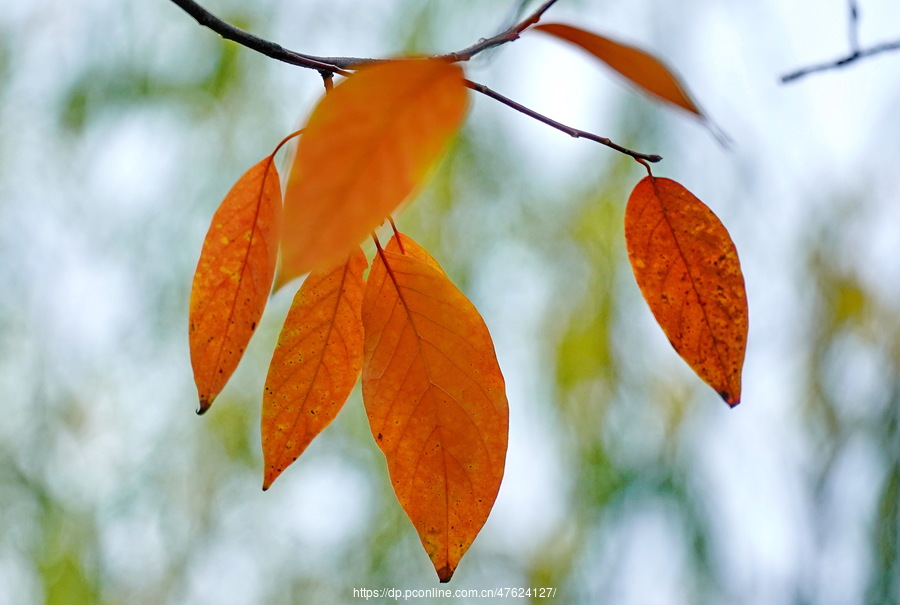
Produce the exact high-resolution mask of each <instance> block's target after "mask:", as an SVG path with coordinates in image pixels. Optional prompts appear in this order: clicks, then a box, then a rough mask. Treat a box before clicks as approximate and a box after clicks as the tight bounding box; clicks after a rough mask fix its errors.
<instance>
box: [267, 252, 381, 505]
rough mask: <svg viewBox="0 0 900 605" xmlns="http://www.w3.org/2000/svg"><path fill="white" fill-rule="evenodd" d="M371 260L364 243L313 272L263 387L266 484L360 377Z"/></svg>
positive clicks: (328, 418)
mask: <svg viewBox="0 0 900 605" xmlns="http://www.w3.org/2000/svg"><path fill="white" fill-rule="evenodd" d="M367 266H368V263H367V262H366V256H365V254H363V251H362V250H361V249H360V248H359V247H357V248H356V250H354V251H353V253H352V254H351V256H350V258H349V259H348V260H347V262H345V263H344V264H342V265H339V266H337V267H335V268H334V269H332V270H330V271H323V272H314V273H311V274H310V275H309V277H307V278H306V281H304V282H303V285H302V286H301V287H300V290H299V291H298V292H297V295H296V296H295V297H294V302H293V304H292V305H291V310H290V311H289V312H288V315H287V318H286V319H285V320H284V326H283V327H282V328H281V334H280V335H279V336H278V344H277V345H276V346H275V353H274V354H273V355H272V363H271V365H270V366H269V375H268V377H267V378H266V387H265V391H264V393H263V408H262V448H263V456H264V458H265V461H266V470H265V477H264V479H263V489H264V490H265V489H269V486H270V485H272V482H273V481H275V478H276V477H278V475H280V474H281V472H282V471H283V470H284V469H285V468H287V467H288V466H289V465H290V464H291V463H292V462H293V461H294V460H296V459H297V458H298V457H299V456H300V454H302V453H303V451H304V450H305V449H306V447H307V446H308V445H309V444H310V442H311V441H312V440H313V439H314V438H315V437H316V435H318V434H319V433H320V432H321V431H322V429H324V428H325V427H326V426H328V424H329V423H330V422H331V421H332V420H334V418H335V416H337V413H338V412H339V411H340V410H341V408H342V407H343V405H344V403H345V402H346V401H347V397H349V396H350V391H352V390H353V385H355V384H356V380H357V379H358V378H359V373H360V370H361V368H362V357H363V327H362V318H361V309H362V300H363V292H364V289H365V280H363V272H364V271H365V270H366V267H367Z"/></svg>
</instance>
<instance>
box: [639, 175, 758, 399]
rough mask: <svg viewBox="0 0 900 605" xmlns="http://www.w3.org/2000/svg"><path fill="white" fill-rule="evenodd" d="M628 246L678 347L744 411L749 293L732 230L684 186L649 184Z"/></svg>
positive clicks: (642, 187) (647, 294)
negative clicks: (743, 371) (743, 396)
mask: <svg viewBox="0 0 900 605" xmlns="http://www.w3.org/2000/svg"><path fill="white" fill-rule="evenodd" d="M625 242H626V244H627V246H628V258H629V260H630V261H631V268H632V269H633V270H634V276H635V279H636V280H637V283H638V286H640V289H641V293H642V294H643V296H644V299H645V300H646V301H647V303H648V304H649V305H650V310H651V311H652V312H653V315H654V317H656V321H657V322H658V323H659V325H660V327H662V329H663V332H665V333H666V336H668V337H669V341H670V342H671V343H672V346H673V347H675V350H676V351H678V354H679V355H681V357H682V358H684V360H685V361H686V362H687V363H688V365H690V366H691V368H692V369H693V370H694V371H695V372H696V373H697V375H698V376H700V378H702V379H703V380H704V381H706V383H707V384H709V385H710V386H711V387H712V388H714V389H715V390H716V392H718V393H719V395H721V396H722V399H724V400H725V401H726V402H727V403H728V405H730V406H735V405H737V404H738V403H740V401H741V369H742V367H743V364H744V351H745V348H746V345H747V328H748V321H747V293H746V291H745V290H744V277H743V275H742V273H741V266H740V262H739V261H738V255H737V249H736V248H735V246H734V242H732V241H731V237H730V236H729V235H728V231H727V230H726V229H725V226H724V225H722V223H721V221H719V219H718V218H717V217H716V215H715V214H713V212H712V210H710V209H709V208H707V207H706V205H704V203H703V202H701V201H700V200H698V199H697V198H696V197H694V195H693V194H692V193H691V192H690V191H688V190H687V189H685V188H684V187H682V186H681V185H680V184H678V183H676V182H675V181H673V180H670V179H662V178H655V177H652V176H648V177H645V178H644V179H643V180H642V181H641V182H640V183H638V184H637V186H636V187H635V188H634V191H632V193H631V197H629V198H628V206H627V207H626V209H625Z"/></svg>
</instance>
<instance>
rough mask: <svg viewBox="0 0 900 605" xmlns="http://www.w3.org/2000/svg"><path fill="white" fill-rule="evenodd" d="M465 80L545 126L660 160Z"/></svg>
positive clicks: (632, 155) (622, 150) (468, 84)
mask: <svg viewBox="0 0 900 605" xmlns="http://www.w3.org/2000/svg"><path fill="white" fill-rule="evenodd" d="M465 82H466V86H468V87H469V88H471V89H472V90H474V91H475V92H480V93H481V94H483V95H485V96H488V97H490V98H492V99H494V100H495V101H499V102H500V103H502V104H504V105H506V106H507V107H511V108H512V109H515V110H516V111H518V112H520V113H523V114H525V115H526V116H528V117H530V118H534V119H535V120H537V121H538V122H543V123H544V124H546V125H547V126H550V127H551V128H555V129H557V130H559V131H560V132H564V133H566V134H567V135H569V136H570V137H573V138H576V139H588V140H589V141H594V142H596V143H600V144H601V145H606V146H607V147H609V148H610V149H614V150H616V151H618V152H619V153H624V154H625V155H627V156H631V157H633V158H634V159H636V160H644V161H646V162H652V163H654V164H655V163H656V162H659V161H660V160H662V156H661V155H657V154H655V153H649V154H648V153H640V152H638V151H634V150H632V149H628V148H627V147H622V146H621V145H619V144H618V143H614V142H613V141H611V140H610V139H608V138H606V137H601V136H600V135H597V134H594V133H592V132H588V131H586V130H581V129H579V128H573V127H572V126H567V125H566V124H563V123H562V122H558V121H556V120H554V119H553V118H548V117H547V116H545V115H543V114H541V113H538V112H536V111H534V110H533V109H530V108H528V107H525V106H524V105H522V104H521V103H519V102H517V101H513V100H512V99H510V98H509V97H506V96H503V95H502V94H500V93H499V92H497V91H495V90H492V89H490V88H488V87H487V86H485V85H484V84H479V83H478V82H473V81H472V80H466V81H465Z"/></svg>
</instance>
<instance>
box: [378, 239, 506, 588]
mask: <svg viewBox="0 0 900 605" xmlns="http://www.w3.org/2000/svg"><path fill="white" fill-rule="evenodd" d="M402 242H403V250H404V251H405V253H401V252H400V246H399V245H398V242H397V238H396V237H395V238H393V239H392V240H391V242H390V244H389V245H388V246H387V248H386V249H385V250H384V251H383V252H382V253H379V255H378V256H376V258H375V261H374V262H373V264H372V270H371V272H370V274H369V281H368V285H367V286H366V295H365V299H364V301H363V325H364V326H365V335H366V336H365V339H366V340H365V357H364V362H363V374H362V375H363V378H362V388H363V399H364V401H365V405H366V413H367V414H368V417H369V424H370V427H371V429H372V435H373V436H374V437H375V441H376V442H377V443H378V446H379V447H380V448H381V450H382V451H383V452H384V455H385V457H386V459H387V464H388V470H389V472H390V476H391V482H392V484H393V486H394V492H395V493H396V494H397V498H398V500H399V501H400V504H401V505H402V506H403V509H404V510H405V511H406V513H407V514H408V515H409V518H410V519H411V520H412V522H413V525H414V526H415V528H416V531H418V533H419V538H420V539H421V541H422V545H423V546H424V547H425V551H426V552H427V553H428V556H429V557H430V558H431V561H432V563H433V564H434V568H435V570H436V571H437V574H438V577H439V579H440V580H441V581H442V582H447V581H449V580H450V577H451V576H452V575H453V572H454V570H455V569H456V566H457V564H458V563H459V560H460V559H461V558H462V556H463V554H465V552H466V550H468V548H469V546H470V545H471V544H472V541H473V540H474V539H475V536H476V535H477V534H478V532H479V531H480V530H481V527H482V526H483V525H484V523H485V521H486V520H487V517H488V515H489V513H490V511H491V508H492V507H493V504H494V500H495V499H496V497H497V492H498V490H499V489H500V482H501V479H502V478H503V468H504V463H505V459H506V446H507V438H508V428H509V409H508V405H507V400H506V393H505V385H504V381H503V375H502V374H501V372H500V367H499V365H498V363H497V358H496V355H495V353H494V346H493V343H492V341H491V337H490V334H489V333H488V330H487V327H486V326H485V324H484V321H483V320H482V319H481V316H480V315H479V314H478V311H477V310H476V309H475V307H474V306H473V305H472V303H471V302H469V300H468V299H467V298H466V297H465V296H463V294H462V293H461V292H460V291H459V290H458V289H457V288H456V287H455V286H454V285H453V284H452V283H451V282H450V280H449V279H448V278H447V276H446V275H444V273H443V272H442V271H441V270H439V269H438V268H437V263H436V261H434V259H431V258H430V256H428V254H427V252H425V251H424V250H422V249H421V248H420V247H419V246H418V245H417V244H415V242H413V241H412V240H410V239H409V238H407V237H405V236H404V237H403V239H402ZM423 258H428V259H429V260H423Z"/></svg>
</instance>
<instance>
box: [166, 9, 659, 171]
mask: <svg viewBox="0 0 900 605" xmlns="http://www.w3.org/2000/svg"><path fill="white" fill-rule="evenodd" d="M172 2H173V3H174V4H176V5H177V6H179V7H181V8H182V9H183V10H184V11H185V12H186V13H187V14H189V15H190V16H192V17H193V18H194V19H196V20H197V23H199V24H200V25H202V26H203V27H207V28H209V29H211V30H212V31H214V32H216V33H217V34H219V35H220V36H222V37H223V38H225V39H226V40H231V41H233V42H237V43H238V44H240V45H242V46H245V47H247V48H249V49H250V50H255V51H256V52H259V53H262V54H264V55H266V56H267V57H270V58H272V59H275V60H277V61H282V62H284V63H289V64H291V65H296V66H298V67H305V68H307V69H314V70H316V71H318V72H319V73H320V74H321V75H322V78H323V79H324V80H325V86H326V88H328V85H329V82H330V79H331V76H332V75H333V74H341V75H344V76H346V75H349V73H348V72H347V71H345V70H347V69H353V68H354V67H357V66H359V65H363V64H366V63H377V62H379V61H384V59H367V58H360V57H318V56H315V55H306V54H303V53H298V52H295V51H292V50H288V49H286V48H284V47H283V46H280V45H279V44H276V43H274V42H270V41H268V40H264V39H262V38H258V37H257V36H254V35H253V34H251V33H249V32H245V31H244V30H242V29H239V28H237V27H235V26H233V25H231V24H230V23H227V22H225V21H222V20H221V19H219V18H218V17H216V16H215V15H213V14H212V13H210V12H209V11H208V10H206V9H205V8H203V7H202V6H200V5H199V4H197V3H196V2H194V0H172ZM556 2H557V0H547V1H546V2H544V3H543V4H542V5H541V6H540V7H538V9H537V10H536V11H534V12H533V13H532V14H531V15H529V16H528V17H527V18H525V19H523V20H522V21H520V22H519V23H516V24H515V25H512V26H511V27H509V28H507V29H506V30H505V31H503V32H501V33H499V34H497V35H495V36H492V37H490V38H482V39H481V40H479V41H478V42H476V43H475V44H473V45H471V46H469V47H467V48H464V49H462V50H459V51H456V52H452V53H447V54H444V55H435V56H433V57H432V58H434V59H443V60H446V61H452V62H454V63H455V62H459V61H468V60H469V59H471V58H472V57H474V56H475V55H477V54H478V53H481V52H484V51H485V50H488V49H490V48H494V47H496V46H500V45H501V44H506V43H507V42H512V41H513V40H516V39H518V37H519V35H520V34H521V33H522V32H523V31H525V30H526V29H528V28H529V27H531V26H532V25H534V24H535V23H537V22H538V21H539V20H540V18H541V17H542V16H543V14H544V13H545V12H546V11H547V9H549V8H550V7H551V6H553V5H554V4H556ZM465 82H466V86H468V87H469V88H471V89H472V90H474V91H476V92H480V93H481V94H483V95H486V96H488V97H490V98H492V99H494V100H495V101H499V102H500V103H502V104H504V105H506V106H507V107H511V108H512V109H515V110H516V111H518V112H521V113H523V114H525V115H527V116H529V117H531V118H534V119H535V120H538V121H539V122H543V123H544V124H547V125H548V126H551V127H553V128H555V129H557V130H559V131H562V132H564V133H566V134H567V135H569V136H571V137H575V138H581V139H588V140H591V141H595V142H597V143H600V144H601V145H606V146H607V147H609V148H610V149H614V150H616V151H618V152H620V153H624V154H625V155H628V156H631V157H633V158H635V159H639V160H646V161H648V162H658V161H660V160H661V159H662V156H659V155H656V154H646V153H638V152H637V151H633V150H631V149H628V148H626V147H622V146H621V145H618V144H616V143H613V142H612V141H611V140H609V139H608V138H606V137H601V136H600V135H596V134H594V133H592V132H587V131H586V130H579V129H578V128H572V127H571V126H566V125H565V124H563V123H561V122H557V121H556V120H553V119H551V118H548V117H547V116H545V115H542V114H540V113H538V112H536V111H534V110H533V109H529V108H528V107H525V106H524V105H522V104H521V103H517V102H516V101H513V100H512V99H510V98H508V97H505V96H503V95H501V94H500V93H498V92H496V91H494V90H491V89H490V88H488V87H487V86H485V85H484V84H478V83H477V82H472V81H471V80H466V81H465Z"/></svg>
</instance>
